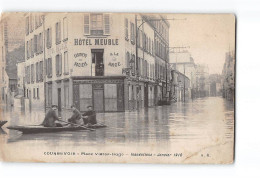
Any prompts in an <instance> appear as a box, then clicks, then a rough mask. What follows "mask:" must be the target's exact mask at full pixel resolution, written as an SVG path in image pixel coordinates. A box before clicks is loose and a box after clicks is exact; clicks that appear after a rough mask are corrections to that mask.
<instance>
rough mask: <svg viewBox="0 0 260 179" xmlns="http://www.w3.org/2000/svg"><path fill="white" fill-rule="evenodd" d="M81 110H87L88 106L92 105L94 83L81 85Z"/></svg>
mask: <svg viewBox="0 0 260 179" xmlns="http://www.w3.org/2000/svg"><path fill="white" fill-rule="evenodd" d="M79 100H80V111H86V110H87V107H88V106H92V84H80V85H79Z"/></svg>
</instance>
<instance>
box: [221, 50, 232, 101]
mask: <svg viewBox="0 0 260 179" xmlns="http://www.w3.org/2000/svg"><path fill="white" fill-rule="evenodd" d="M234 95H235V53H234V51H229V52H227V53H226V59H225V64H224V66H223V70H222V96H223V97H224V98H226V99H227V100H230V101H233V100H234Z"/></svg>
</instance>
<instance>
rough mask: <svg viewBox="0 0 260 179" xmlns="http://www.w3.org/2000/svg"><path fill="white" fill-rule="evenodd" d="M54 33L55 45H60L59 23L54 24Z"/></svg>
mask: <svg viewBox="0 0 260 179" xmlns="http://www.w3.org/2000/svg"><path fill="white" fill-rule="evenodd" d="M55 32H56V44H60V42H61V25H60V22H57V23H56V25H55Z"/></svg>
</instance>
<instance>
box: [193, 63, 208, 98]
mask: <svg viewBox="0 0 260 179" xmlns="http://www.w3.org/2000/svg"><path fill="white" fill-rule="evenodd" d="M196 81H197V82H196V84H197V86H196V90H197V97H199V98H201V97H207V96H209V92H210V82H209V68H208V66H207V65H204V64H197V66H196Z"/></svg>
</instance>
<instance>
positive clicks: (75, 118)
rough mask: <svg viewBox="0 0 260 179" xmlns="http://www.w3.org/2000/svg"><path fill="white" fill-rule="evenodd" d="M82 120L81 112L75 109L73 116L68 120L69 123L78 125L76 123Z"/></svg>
mask: <svg viewBox="0 0 260 179" xmlns="http://www.w3.org/2000/svg"><path fill="white" fill-rule="evenodd" d="M81 118H82V116H81V113H80V112H79V110H77V109H75V110H73V114H72V116H71V117H70V118H69V119H68V121H69V122H71V123H75V124H76V123H77V122H76V121H78V120H80V119H81Z"/></svg>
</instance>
